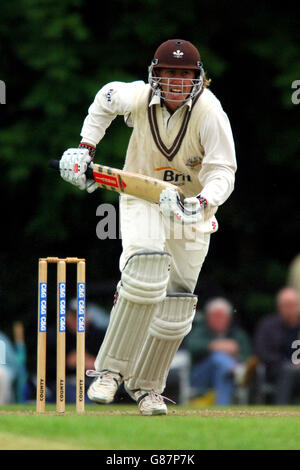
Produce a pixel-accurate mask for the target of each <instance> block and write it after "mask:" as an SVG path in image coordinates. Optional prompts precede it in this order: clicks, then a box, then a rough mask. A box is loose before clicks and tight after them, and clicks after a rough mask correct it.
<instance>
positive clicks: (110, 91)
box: [106, 88, 114, 103]
mask: <svg viewBox="0 0 300 470" xmlns="http://www.w3.org/2000/svg"><path fill="white" fill-rule="evenodd" d="M113 91H114V89H113V88H110V89H109V90H108V92H107V93H106V99H107V101H108V102H109V103H111V95H112V92H113Z"/></svg>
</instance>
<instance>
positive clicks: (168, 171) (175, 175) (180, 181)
mask: <svg viewBox="0 0 300 470" xmlns="http://www.w3.org/2000/svg"><path fill="white" fill-rule="evenodd" d="M154 171H159V172H163V173H162V179H163V181H168V182H169V183H173V184H176V185H177V186H183V185H184V184H185V183H186V182H187V181H189V182H191V181H192V178H191V175H189V174H186V173H182V171H180V170H177V169H176V168H173V167H172V166H162V167H160V168H154Z"/></svg>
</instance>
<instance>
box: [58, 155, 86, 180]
mask: <svg viewBox="0 0 300 470" xmlns="http://www.w3.org/2000/svg"><path fill="white" fill-rule="evenodd" d="M49 167H50V168H54V170H58V171H59V160H50V161H49ZM85 175H86V177H87V178H88V179H89V180H93V179H94V173H93V169H92V168H90V167H88V168H87V169H86V172H85Z"/></svg>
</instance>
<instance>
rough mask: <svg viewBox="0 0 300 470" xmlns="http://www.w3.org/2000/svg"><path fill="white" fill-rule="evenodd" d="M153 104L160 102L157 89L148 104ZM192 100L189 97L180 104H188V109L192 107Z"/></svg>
mask: <svg viewBox="0 0 300 470" xmlns="http://www.w3.org/2000/svg"><path fill="white" fill-rule="evenodd" d="M154 104H161V97H160V90H157V91H156V92H155V93H154V95H153V96H152V98H151V101H150V103H149V106H153V105H154ZM192 104H193V102H192V100H191V98H189V99H188V100H187V101H186V102H185V103H184V104H183V105H182V106H188V107H189V110H191V109H192ZM182 106H180V107H179V108H178V109H180V108H181V107H182Z"/></svg>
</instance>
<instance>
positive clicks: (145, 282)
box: [95, 251, 171, 378]
mask: <svg viewBox="0 0 300 470" xmlns="http://www.w3.org/2000/svg"><path fill="white" fill-rule="evenodd" d="M170 262H171V256H170V255H169V253H166V252H154V251H153V252H152V251H149V252H147V251H143V252H139V253H136V254H135V255H133V256H132V257H131V258H129V260H128V261H127V263H126V266H125V268H124V270H123V272H122V276H121V282H120V283H119V285H118V293H117V300H116V303H115V305H114V306H113V309H112V312H111V318H110V322H109V325H108V329H107V331H106V335H105V338H104V341H103V343H102V345H101V348H100V351H99V353H98V356H97V358H96V361H95V369H96V370H99V371H100V370H105V369H107V370H109V371H111V372H118V373H120V374H121V375H123V376H124V377H125V378H126V377H130V375H131V373H132V367H133V365H134V364H135V362H136V359H137V357H138V354H139V353H140V350H141V348H142V346H143V344H144V342H145V338H146V335H147V332H148V328H149V325H150V322H151V320H152V317H153V316H154V314H155V313H156V310H157V309H158V306H159V304H160V303H161V301H162V300H163V299H164V298H165V296H166V289H167V284H168V280H169V271H170Z"/></svg>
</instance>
